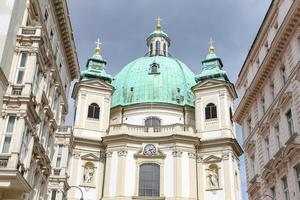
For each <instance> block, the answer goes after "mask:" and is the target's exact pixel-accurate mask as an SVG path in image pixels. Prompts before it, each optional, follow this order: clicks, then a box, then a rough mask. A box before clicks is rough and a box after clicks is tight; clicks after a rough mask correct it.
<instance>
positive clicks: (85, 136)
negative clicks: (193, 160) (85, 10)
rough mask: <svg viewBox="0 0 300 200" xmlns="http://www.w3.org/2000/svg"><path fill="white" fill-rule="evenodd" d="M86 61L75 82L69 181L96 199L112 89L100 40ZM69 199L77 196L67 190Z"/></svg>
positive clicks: (101, 170) (103, 163)
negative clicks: (101, 52) (84, 67)
mask: <svg viewBox="0 0 300 200" xmlns="http://www.w3.org/2000/svg"><path fill="white" fill-rule="evenodd" d="M96 44H97V46H96V49H95V53H94V55H93V56H92V57H90V58H89V59H88V61H87V64H86V70H85V71H83V72H82V73H81V75H80V79H79V81H78V82H77V83H76V84H75V86H74V89H73V93H72V98H73V99H75V117H74V124H73V133H74V143H73V145H74V147H73V148H74V150H73V155H72V161H71V162H72V164H71V175H70V177H71V179H70V185H76V186H79V187H80V188H81V189H82V191H83V195H84V196H85V197H88V198H89V199H100V198H101V195H102V189H103V179H104V175H103V174H104V168H105V157H104V152H105V149H104V147H103V145H102V144H101V141H102V137H103V136H104V135H106V133H107V130H108V127H109V117H110V103H111V97H112V94H113V91H114V88H113V86H112V85H111V81H112V77H111V76H110V75H109V74H107V73H106V72H105V69H106V61H105V60H104V59H103V58H102V56H101V55H100V42H99V39H98V41H97V42H96ZM69 198H70V199H78V194H77V193H76V191H73V190H71V191H70V193H69Z"/></svg>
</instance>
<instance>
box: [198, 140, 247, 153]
mask: <svg viewBox="0 0 300 200" xmlns="http://www.w3.org/2000/svg"><path fill="white" fill-rule="evenodd" d="M216 146H217V147H220V146H230V147H231V148H232V150H233V152H234V154H235V155H236V156H238V157H239V156H241V155H242V154H243V153H244V152H243V149H242V148H241V146H240V145H239V143H238V142H237V140H236V139H233V138H220V139H215V140H208V141H203V142H201V144H200V146H199V148H200V149H203V148H210V147H216Z"/></svg>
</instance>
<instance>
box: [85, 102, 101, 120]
mask: <svg viewBox="0 0 300 200" xmlns="http://www.w3.org/2000/svg"><path fill="white" fill-rule="evenodd" d="M99 114H100V107H99V106H98V104H96V103H92V104H90V105H89V110H88V118H94V119H99Z"/></svg>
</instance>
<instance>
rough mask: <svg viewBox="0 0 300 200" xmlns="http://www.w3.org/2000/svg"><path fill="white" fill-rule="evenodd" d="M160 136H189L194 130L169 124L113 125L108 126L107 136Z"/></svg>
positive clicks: (180, 125) (190, 127) (185, 126)
mask: <svg viewBox="0 0 300 200" xmlns="http://www.w3.org/2000/svg"><path fill="white" fill-rule="evenodd" d="M149 133H153V134H160V135H162V134H163V135H171V134H184V135H190V134H194V133H195V131H194V128H193V127H192V126H188V125H183V124H171V125H162V126H141V125H131V124H115V125H110V127H109V134H112V135H114V134H133V135H143V134H149Z"/></svg>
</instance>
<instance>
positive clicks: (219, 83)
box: [192, 79, 237, 98]
mask: <svg viewBox="0 0 300 200" xmlns="http://www.w3.org/2000/svg"><path fill="white" fill-rule="evenodd" d="M217 87H226V88H227V89H228V90H229V91H230V93H231V95H232V96H233V97H234V98H237V93H236V91H235V88H234V85H233V84H232V83H230V82H229V81H223V80H216V79H208V80H206V81H203V82H199V83H198V84H196V85H194V86H193V87H192V90H193V92H195V91H197V90H206V89H209V88H217Z"/></svg>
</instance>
